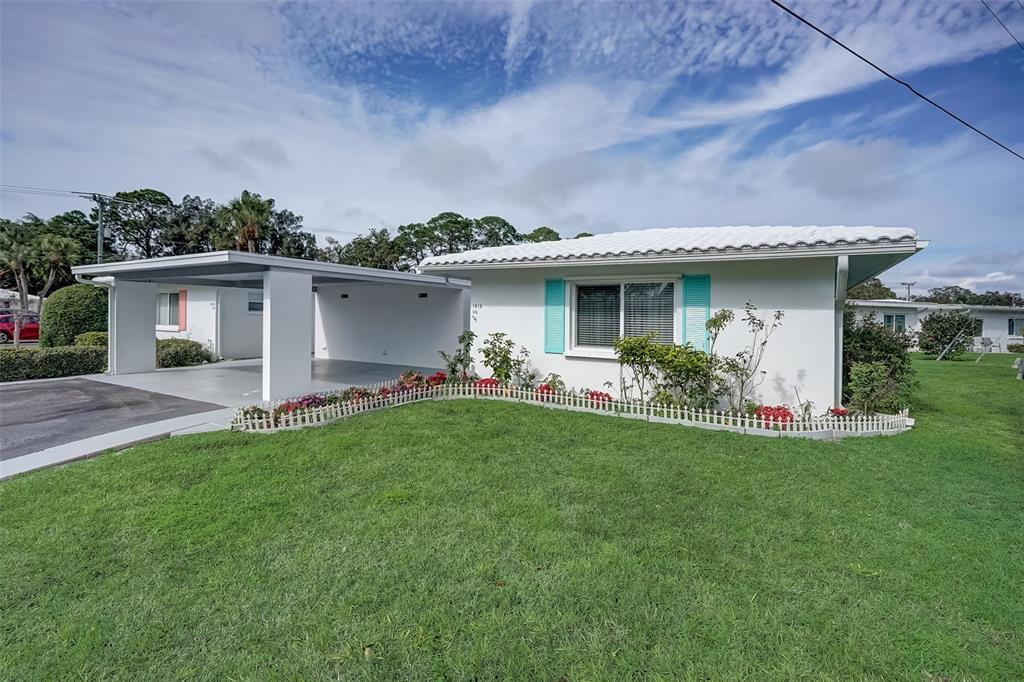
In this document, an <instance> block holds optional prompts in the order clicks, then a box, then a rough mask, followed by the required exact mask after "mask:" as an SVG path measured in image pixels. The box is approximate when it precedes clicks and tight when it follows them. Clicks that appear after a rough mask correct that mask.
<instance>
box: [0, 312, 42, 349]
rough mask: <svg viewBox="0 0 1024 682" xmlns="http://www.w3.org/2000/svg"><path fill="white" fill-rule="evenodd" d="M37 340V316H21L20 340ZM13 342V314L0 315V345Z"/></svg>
mask: <svg viewBox="0 0 1024 682" xmlns="http://www.w3.org/2000/svg"><path fill="white" fill-rule="evenodd" d="M38 339H39V316H38V315H36V314H35V313H25V314H24V315H22V316H21V340H22V341H36V340H38ZM11 341H14V313H0V343H10V342H11Z"/></svg>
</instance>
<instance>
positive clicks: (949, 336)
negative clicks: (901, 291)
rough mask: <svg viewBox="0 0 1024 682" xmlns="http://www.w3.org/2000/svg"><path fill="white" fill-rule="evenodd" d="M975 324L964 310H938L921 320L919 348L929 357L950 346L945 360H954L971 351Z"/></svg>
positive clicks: (918, 339) (918, 337) (918, 338)
mask: <svg viewBox="0 0 1024 682" xmlns="http://www.w3.org/2000/svg"><path fill="white" fill-rule="evenodd" d="M975 324H976V323H975V321H974V318H972V317H971V316H970V315H969V314H967V312H965V311H963V310H937V311H935V312H933V313H931V314H929V315H928V317H926V318H924V319H923V320H921V331H920V332H918V336H917V344H918V347H920V349H921V351H922V352H924V353H927V354H928V355H939V354H940V353H942V351H943V350H945V349H946V347H947V346H949V351H947V352H946V355H945V358H944V359H949V360H954V359H956V358H958V357H959V356H961V355H963V354H964V353H965V352H967V351H968V350H970V348H971V344H972V343H973V341H974V333H973V331H974V325H975ZM950 344H952V345H950Z"/></svg>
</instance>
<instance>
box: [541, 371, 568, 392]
mask: <svg viewBox="0 0 1024 682" xmlns="http://www.w3.org/2000/svg"><path fill="white" fill-rule="evenodd" d="M543 385H544V386H547V387H548V388H550V389H551V391H552V392H553V393H565V380H563V379H562V375H561V374H556V373H554V372H552V373H551V374H549V375H547V376H546V377H544V384H543Z"/></svg>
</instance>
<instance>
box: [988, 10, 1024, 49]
mask: <svg viewBox="0 0 1024 682" xmlns="http://www.w3.org/2000/svg"><path fill="white" fill-rule="evenodd" d="M981 4H983V5H985V9H987V10H988V13H989V14H991V15H992V18H993V19H995V20H996V21H998V22H999V25H1000V26H1002V27H1003V30H1004V31H1006V32H1007V33H1009V34H1010V37H1011V38H1013V42H1015V43H1017V47H1019V48H1020V49H1022V50H1024V45H1021V44H1020V41H1019V40H1017V36H1015V35H1013V31H1011V30H1010V27H1009V26H1007V25H1006V24H1004V23H1003V20H1002V19H1000V18H999V16H998V15H997V14H996V13H995V12H994V11H993V10H992V8H991V7H989V6H988V3H987V2H985V0H981ZM1017 4H1018V5H1019V4H1020V0H1017ZM1022 7H1024V5H1022Z"/></svg>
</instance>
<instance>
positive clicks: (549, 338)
mask: <svg viewBox="0 0 1024 682" xmlns="http://www.w3.org/2000/svg"><path fill="white" fill-rule="evenodd" d="M544 352H545V353H564V352H565V280H561V279H548V280H544Z"/></svg>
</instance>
